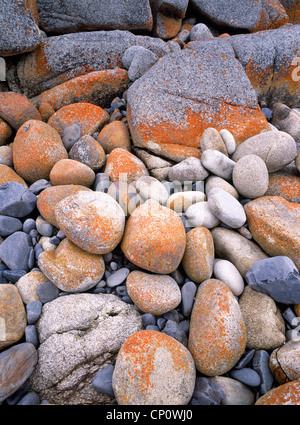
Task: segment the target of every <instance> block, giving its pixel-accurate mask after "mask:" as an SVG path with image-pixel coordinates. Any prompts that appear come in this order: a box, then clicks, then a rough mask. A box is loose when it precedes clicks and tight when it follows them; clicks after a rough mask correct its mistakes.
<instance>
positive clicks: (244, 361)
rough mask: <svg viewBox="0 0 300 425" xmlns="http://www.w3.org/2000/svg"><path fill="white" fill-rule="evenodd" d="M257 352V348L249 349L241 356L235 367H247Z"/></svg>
mask: <svg viewBox="0 0 300 425" xmlns="http://www.w3.org/2000/svg"><path fill="white" fill-rule="evenodd" d="M254 354H255V350H254V349H252V350H249V351H247V352H245V353H244V354H243V355H242V357H241V358H240V360H239V361H238V362H237V364H236V365H235V366H234V368H235V369H242V368H244V367H246V366H247V365H248V364H249V363H250V362H251V360H252V359H253V356H254Z"/></svg>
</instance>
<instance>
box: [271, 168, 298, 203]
mask: <svg viewBox="0 0 300 425" xmlns="http://www.w3.org/2000/svg"><path fill="white" fill-rule="evenodd" d="M265 196H281V197H282V198H284V199H286V200H287V201H289V202H298V203H300V175H299V173H297V172H292V171H291V172H290V173H287V172H284V171H283V170H280V171H278V172H277V173H271V174H269V187H268V190H267V192H266V193H265Z"/></svg>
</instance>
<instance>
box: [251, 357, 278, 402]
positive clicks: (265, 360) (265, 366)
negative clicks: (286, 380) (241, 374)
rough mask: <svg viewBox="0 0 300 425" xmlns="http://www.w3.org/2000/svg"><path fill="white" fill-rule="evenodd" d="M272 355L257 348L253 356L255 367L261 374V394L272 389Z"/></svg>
mask: <svg viewBox="0 0 300 425" xmlns="http://www.w3.org/2000/svg"><path fill="white" fill-rule="evenodd" d="M269 362H270V355H269V353H268V352H267V351H265V350H257V351H255V354H254V356H253V360H252V366H253V369H254V370H255V371H256V372H257V373H258V375H259V376H260V380H261V384H260V386H259V392H260V394H265V393H267V392H268V391H270V390H271V389H272V386H273V382H274V377H273V375H272V373H271V371H270V368H269Z"/></svg>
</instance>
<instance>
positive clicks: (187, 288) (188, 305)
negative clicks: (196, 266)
mask: <svg viewBox="0 0 300 425" xmlns="http://www.w3.org/2000/svg"><path fill="white" fill-rule="evenodd" d="M196 291H197V286H196V284H195V283H194V282H191V281H190V282H186V283H185V284H184V285H183V286H182V288H181V302H182V313H183V315H184V316H186V317H188V316H190V314H191V311H192V308H193V304H194V299H195V295H196Z"/></svg>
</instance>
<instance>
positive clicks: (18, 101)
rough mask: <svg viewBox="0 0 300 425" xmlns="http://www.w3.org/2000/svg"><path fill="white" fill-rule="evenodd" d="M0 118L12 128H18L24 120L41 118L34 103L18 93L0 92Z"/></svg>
mask: <svg viewBox="0 0 300 425" xmlns="http://www.w3.org/2000/svg"><path fill="white" fill-rule="evenodd" d="M0 118H2V119H3V120H4V121H6V122H7V123H8V124H9V125H10V126H11V127H12V128H13V129H14V130H18V129H19V128H20V127H21V126H22V125H23V124H24V123H25V122H26V121H29V120H41V119H42V118H41V114H40V113H39V111H38V110H37V109H36V107H35V105H34V104H33V103H32V102H31V101H30V100H29V99H27V97H26V96H23V95H21V94H19V93H13V92H2V93H0Z"/></svg>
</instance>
